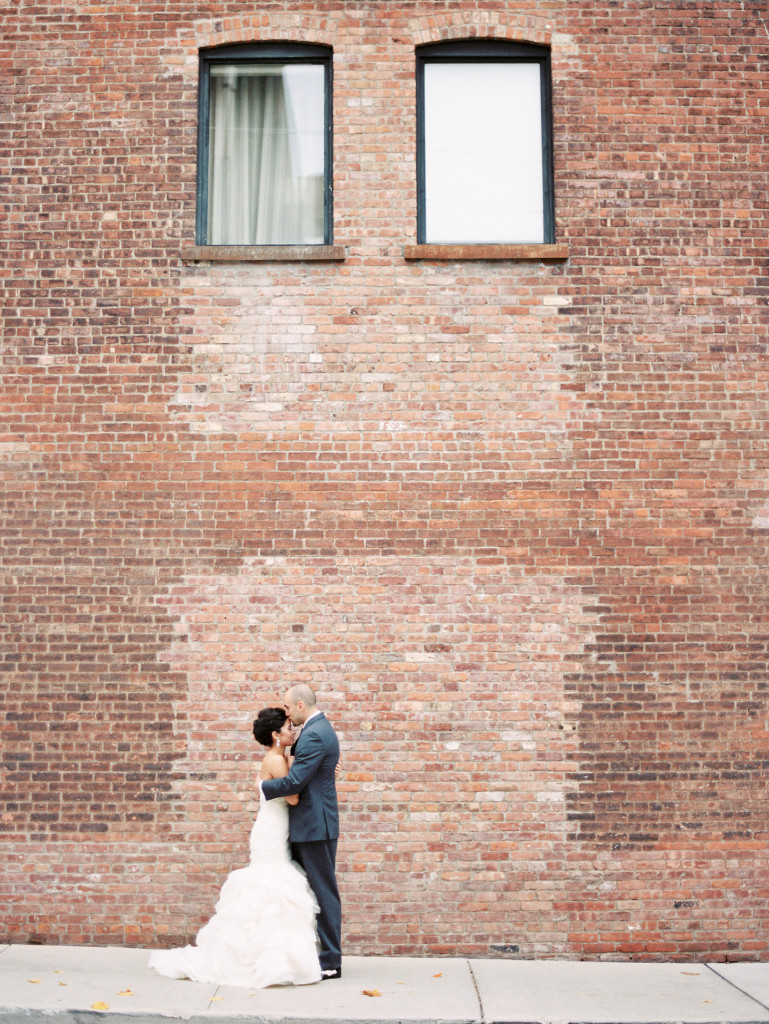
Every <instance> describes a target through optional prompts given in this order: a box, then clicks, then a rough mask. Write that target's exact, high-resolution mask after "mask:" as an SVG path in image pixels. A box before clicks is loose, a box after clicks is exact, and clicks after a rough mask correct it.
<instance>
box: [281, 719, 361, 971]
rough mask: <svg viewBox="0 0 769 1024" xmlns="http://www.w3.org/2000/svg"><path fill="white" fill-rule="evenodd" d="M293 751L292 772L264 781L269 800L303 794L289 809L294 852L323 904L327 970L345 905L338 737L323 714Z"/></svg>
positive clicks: (337, 953) (337, 949) (337, 955)
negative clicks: (339, 879) (340, 872)
mask: <svg viewBox="0 0 769 1024" xmlns="http://www.w3.org/2000/svg"><path fill="white" fill-rule="evenodd" d="M293 753H294V761H293V764H292V765H291V768H290V769H289V772H288V775H286V776H285V777H284V778H282V779H267V780H265V781H264V782H262V792H263V793H264V797H265V800H274V799H275V798H276V797H280V796H293V795H294V794H295V793H298V794H299V803H298V804H296V806H295V807H291V806H290V805H289V808H288V812H289V814H288V829H289V837H290V839H291V853H292V856H293V858H294V860H295V861H296V862H297V863H298V864H301V866H302V867H303V868H304V871H305V873H306V875H307V881H308V882H309V883H310V888H311V889H312V891H313V892H314V893H315V898H316V899H317V901H318V906H319V907H320V912H319V914H318V938H319V939H320V946H321V951H320V957H319V959H320V966H321V968H322V969H323V970H327V969H332V968H336V967H341V965H342V905H341V901H340V899H339V889H338V887H337V884H336V846H337V839H338V838H339V808H338V805H337V800H336V779H335V775H334V769H335V768H336V764H337V761H338V760H339V740H338V739H337V736H336V733H335V732H334V728H333V726H332V725H331V723H330V722H329V720H328V719H327V718H326V716H325V715H324V714H323V712H320V714H317V715H315V716H314V717H313V718H312V719H311V720H309V721H307V722H306V723H305V724H304V726H303V727H302V731H301V733H300V735H299V739H298V740H297V741H296V743H295V744H294V748H293Z"/></svg>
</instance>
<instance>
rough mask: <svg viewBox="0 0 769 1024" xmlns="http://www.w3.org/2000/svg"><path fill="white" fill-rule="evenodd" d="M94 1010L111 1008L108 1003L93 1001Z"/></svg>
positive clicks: (92, 1007)
mask: <svg viewBox="0 0 769 1024" xmlns="http://www.w3.org/2000/svg"><path fill="white" fill-rule="evenodd" d="M91 1009H92V1010H109V1004H108V1003H91Z"/></svg>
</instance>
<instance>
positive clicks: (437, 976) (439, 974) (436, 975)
mask: <svg viewBox="0 0 769 1024" xmlns="http://www.w3.org/2000/svg"><path fill="white" fill-rule="evenodd" d="M433 977H434V978H442V977H443V971H438V973H437V974H434V975H433Z"/></svg>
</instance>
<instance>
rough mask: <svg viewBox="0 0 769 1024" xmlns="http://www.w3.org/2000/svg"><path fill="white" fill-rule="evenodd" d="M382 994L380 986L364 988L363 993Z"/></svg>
mask: <svg viewBox="0 0 769 1024" xmlns="http://www.w3.org/2000/svg"><path fill="white" fill-rule="evenodd" d="M381 994H382V993H381V992H380V991H379V989H378V988H364V989H363V992H362V993H361V995H364V996H381Z"/></svg>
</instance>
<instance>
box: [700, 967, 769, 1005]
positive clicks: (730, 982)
mask: <svg viewBox="0 0 769 1024" xmlns="http://www.w3.org/2000/svg"><path fill="white" fill-rule="evenodd" d="M705 966H706V967H707V969H708V970H709V971H712V972H713V974H715V976H716V977H717V978H720V979H721V981H725V982H726V984H727V985H731V986H732V988H736V989H737V991H738V992H741V993H742V994H743V995H744V996H747V997H748V999H752V1000H753V1002H754V1003H758V1005H759V1006H760V1007H761V1009H762V1010H769V1006H768V1005H767V1004H766V1003H762V1002H761V1000H760V999H757V998H756V997H755V996H752V995H751V994H750V992H746V991H745V989H744V988H740V986H739V985H736V984H735V983H734V982H733V981H732V980H731V979H730V978H725V977H724V975H723V974H719V973H718V971H717V970H716V969H715V967H711V965H710V964H705Z"/></svg>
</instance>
